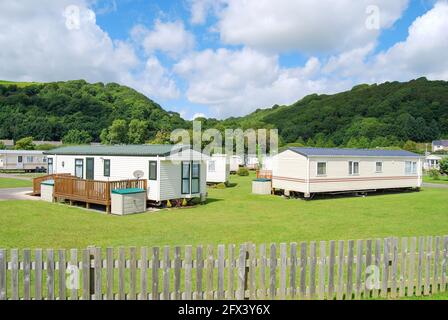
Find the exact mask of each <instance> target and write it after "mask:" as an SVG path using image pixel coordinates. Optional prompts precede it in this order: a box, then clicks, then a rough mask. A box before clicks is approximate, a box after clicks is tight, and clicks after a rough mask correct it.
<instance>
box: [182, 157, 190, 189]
mask: <svg viewBox="0 0 448 320" xmlns="http://www.w3.org/2000/svg"><path fill="white" fill-rule="evenodd" d="M181 189H182V194H188V193H190V162H187V161H183V162H182V186H181Z"/></svg>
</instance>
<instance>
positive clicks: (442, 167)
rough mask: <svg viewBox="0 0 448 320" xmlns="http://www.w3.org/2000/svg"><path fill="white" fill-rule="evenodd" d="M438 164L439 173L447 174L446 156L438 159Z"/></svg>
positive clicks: (447, 161) (447, 163) (447, 162)
mask: <svg viewBox="0 0 448 320" xmlns="http://www.w3.org/2000/svg"><path fill="white" fill-rule="evenodd" d="M439 166H440V173H441V174H448V157H447V158H443V159H442V160H440V162H439Z"/></svg>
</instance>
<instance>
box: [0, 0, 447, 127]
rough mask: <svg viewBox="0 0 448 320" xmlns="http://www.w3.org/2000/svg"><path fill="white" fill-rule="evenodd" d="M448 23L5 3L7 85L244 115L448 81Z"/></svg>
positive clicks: (188, 4) (366, 1) (191, 112)
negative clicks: (83, 87)
mask: <svg viewBox="0 0 448 320" xmlns="http://www.w3.org/2000/svg"><path fill="white" fill-rule="evenodd" d="M30 8H32V9H33V10H29V9H30ZM447 21H448V3H447V1H446V0H439V1H436V0H394V1H390V0H339V1H332V0H321V1H316V2H310V1H306V0H295V1H292V0H276V1H270V0H246V1H240V0H178V1H166V0H58V1H55V0H42V1H39V5H37V4H36V2H34V1H32V0H23V1H20V2H17V3H14V2H6V1H5V2H1V3H0V29H1V30H3V31H4V37H0V46H1V47H2V48H4V49H3V50H2V51H1V52H0V60H1V61H4V63H3V64H0V79H8V80H22V81H30V80H33V81H57V80H70V79H79V78H83V79H86V80H88V81H90V82H96V81H103V82H112V81H114V82H119V83H121V84H125V85H128V86H131V87H133V88H135V89H136V90H138V91H140V92H142V93H144V94H145V95H147V96H148V97H150V98H151V99H153V100H155V101H156V102H158V103H160V104H161V105H162V106H163V107H164V108H166V109H168V110H172V111H176V112H179V113H180V114H181V115H182V116H183V117H185V118H187V119H191V118H193V117H194V116H198V115H206V116H209V117H217V118H225V117H229V116H241V115H245V114H247V113H250V112H252V111H254V110H255V109H257V108H265V107H270V106H272V105H274V104H290V103H293V102H295V101H297V100H299V99H301V98H302V97H304V96H305V95H307V94H311V93H335V92H339V91H343V90H347V89H350V88H351V87H352V86H354V85H357V84H359V83H374V82H384V81H394V80H397V81H407V80H410V79H414V78H417V77H421V76H426V77H428V78H429V79H442V80H448V62H447V61H446V60H447V59H446V58H445V54H444V52H447V50H448V39H447V36H446V30H448V22H447ZM68 22H70V23H71V24H70V23H68ZM18 25H20V27H21V28H20V31H19V32H18V31H17V30H18V29H17V28H16V26H18ZM9 34H11V37H8V35H9ZM12 35H14V36H12ZM3 41H4V42H5V43H2V42H3Z"/></svg>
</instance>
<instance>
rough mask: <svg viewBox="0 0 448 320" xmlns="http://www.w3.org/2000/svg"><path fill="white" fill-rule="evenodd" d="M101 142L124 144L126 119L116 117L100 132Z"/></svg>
mask: <svg viewBox="0 0 448 320" xmlns="http://www.w3.org/2000/svg"><path fill="white" fill-rule="evenodd" d="M101 142H102V143H104V144H125V143H127V142H128V125H127V123H126V120H122V119H117V120H114V122H112V125H111V126H110V127H109V128H108V129H107V131H104V130H103V131H102V132H101Z"/></svg>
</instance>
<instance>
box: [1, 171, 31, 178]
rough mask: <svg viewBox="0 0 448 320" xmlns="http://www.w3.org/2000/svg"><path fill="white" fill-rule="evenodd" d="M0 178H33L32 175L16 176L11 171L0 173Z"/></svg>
mask: <svg viewBox="0 0 448 320" xmlns="http://www.w3.org/2000/svg"><path fill="white" fill-rule="evenodd" d="M0 178H9V179H17V180H33V177H27V176H16V175H14V174H11V173H0Z"/></svg>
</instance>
